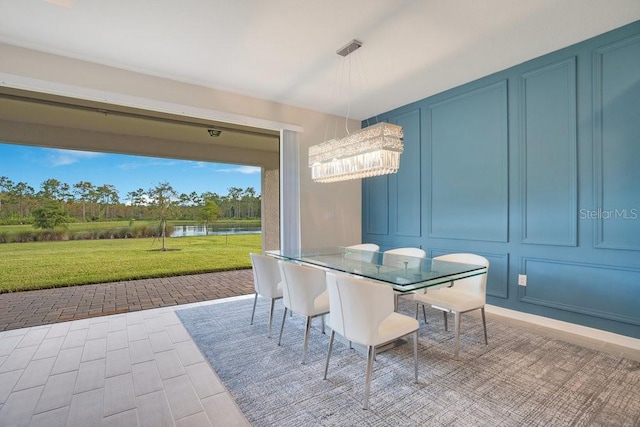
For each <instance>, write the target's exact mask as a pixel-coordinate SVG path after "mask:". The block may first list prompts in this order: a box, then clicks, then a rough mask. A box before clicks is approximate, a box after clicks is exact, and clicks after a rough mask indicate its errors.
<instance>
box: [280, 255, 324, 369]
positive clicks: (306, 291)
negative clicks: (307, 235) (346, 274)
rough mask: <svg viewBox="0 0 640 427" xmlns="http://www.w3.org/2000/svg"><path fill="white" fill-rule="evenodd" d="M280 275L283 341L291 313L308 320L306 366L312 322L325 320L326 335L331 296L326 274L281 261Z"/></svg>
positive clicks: (303, 355) (304, 352) (315, 269)
mask: <svg viewBox="0 0 640 427" xmlns="http://www.w3.org/2000/svg"><path fill="white" fill-rule="evenodd" d="M278 265H279V267H280V275H281V277H282V284H283V286H282V288H283V302H284V315H283V316H282V325H281V326H280V338H279V339H278V345H280V344H281V342H282V331H283V330H284V322H285V320H286V318H287V311H288V310H290V311H291V312H292V313H297V314H301V315H303V316H305V318H306V320H307V322H306V327H305V332H304V341H303V345H302V364H303V365H304V363H305V361H306V357H307V347H308V344H309V331H310V329H311V319H313V318H314V317H318V316H323V318H322V332H323V333H324V315H325V314H327V313H329V294H328V293H327V280H326V277H325V272H324V270H321V269H319V268H314V267H307V266H304V265H300V264H296V263H293V262H289V261H278Z"/></svg>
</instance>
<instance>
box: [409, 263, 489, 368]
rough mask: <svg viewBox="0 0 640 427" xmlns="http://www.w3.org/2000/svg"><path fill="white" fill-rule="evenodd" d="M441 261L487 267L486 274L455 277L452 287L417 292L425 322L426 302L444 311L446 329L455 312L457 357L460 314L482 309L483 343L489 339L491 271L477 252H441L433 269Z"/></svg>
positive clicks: (415, 297)
mask: <svg viewBox="0 0 640 427" xmlns="http://www.w3.org/2000/svg"><path fill="white" fill-rule="evenodd" d="M439 261H448V262H459V263H463V264H473V265H482V266H485V267H486V269H487V273H486V274H481V275H477V276H473V277H467V278H466V279H461V280H456V281H455V282H453V284H452V286H450V287H444V288H440V289H427V290H426V291H425V292H420V293H416V294H414V297H413V298H414V300H415V301H416V319H417V318H418V307H419V306H420V305H422V314H423V315H424V321H425V323H426V322H427V315H426V312H425V310H424V306H425V305H430V306H431V307H433V308H435V309H438V310H442V312H443V315H444V329H445V331H446V330H447V329H448V328H447V314H448V313H453V315H454V322H455V329H456V330H455V357H458V352H459V347H460V315H461V314H462V313H467V312H469V311H474V310H480V312H481V314H482V327H483V328H484V343H485V344H487V345H488V344H489V342H488V339H487V321H486V319H485V314H484V305H485V301H486V293H487V275H488V274H489V260H488V259H486V258H485V257H482V256H480V255H475V254H467V253H458V254H449V255H442V256H439V257H435V258H433V264H432V269H433V270H437V268H438V267H437V263H438V262H439Z"/></svg>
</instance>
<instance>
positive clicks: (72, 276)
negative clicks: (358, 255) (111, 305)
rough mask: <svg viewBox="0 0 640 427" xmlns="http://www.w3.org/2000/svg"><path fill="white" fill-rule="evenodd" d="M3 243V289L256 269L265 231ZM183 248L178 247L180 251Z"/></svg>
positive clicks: (0, 249) (0, 248)
mask: <svg viewBox="0 0 640 427" xmlns="http://www.w3.org/2000/svg"><path fill="white" fill-rule="evenodd" d="M166 247H167V248H168V249H169V250H168V251H166V252H162V251H160V250H159V249H160V248H161V242H160V240H158V239H152V238H148V239H147V238H145V239H113V240H79V241H66V242H36V243H7V244H2V245H0V293H3V292H13V291H22V290H31V289H42V288H51V287H59V286H72V285H81V284H88V283H101V282H113V281H119V280H130V279H142V278H149V277H167V276H178V275H184V274H195V273H204V272H212V271H223V270H234V269H239V268H249V267H251V260H250V259H249V253H250V252H260V250H261V235H259V234H247V235H230V236H207V237H180V238H171V239H167V244H166ZM176 249H178V250H176Z"/></svg>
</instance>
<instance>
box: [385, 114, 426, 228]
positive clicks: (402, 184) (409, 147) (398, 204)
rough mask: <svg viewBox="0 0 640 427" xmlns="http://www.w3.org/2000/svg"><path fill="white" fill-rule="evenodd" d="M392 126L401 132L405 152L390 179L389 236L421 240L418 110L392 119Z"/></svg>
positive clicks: (420, 128) (419, 121)
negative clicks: (419, 238)
mask: <svg viewBox="0 0 640 427" xmlns="http://www.w3.org/2000/svg"><path fill="white" fill-rule="evenodd" d="M391 122H392V123H394V124H397V125H400V126H402V128H403V131H404V151H403V153H402V154H401V155H400V169H399V170H398V172H397V173H395V174H392V175H389V189H390V193H391V200H392V203H391V212H390V215H391V222H392V223H393V229H392V230H391V232H392V234H395V235H397V236H405V237H420V236H421V234H422V224H421V223H422V221H421V220H422V209H421V202H420V195H421V191H422V190H421V186H420V184H421V182H422V179H421V175H422V172H421V168H420V165H421V163H420V160H421V144H420V135H421V133H422V125H421V112H420V108H417V109H415V110H411V111H408V112H405V113H403V114H400V115H398V116H395V117H393V118H392V119H391ZM391 200H390V201H391Z"/></svg>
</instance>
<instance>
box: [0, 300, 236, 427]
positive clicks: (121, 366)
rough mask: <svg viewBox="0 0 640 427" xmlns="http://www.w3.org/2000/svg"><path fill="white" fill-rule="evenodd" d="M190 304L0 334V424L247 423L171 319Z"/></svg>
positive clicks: (178, 324) (84, 426)
mask: <svg viewBox="0 0 640 427" xmlns="http://www.w3.org/2000/svg"><path fill="white" fill-rule="evenodd" d="M220 301H223V300H218V301H212V302H210V303H216V302H220ZM205 304H206V303H205ZM195 305H198V304H191V305H188V306H178V307H172V308H160V309H153V310H146V311H137V312H132V313H127V314H118V315H113V316H105V317H95V318H91V319H83V320H76V321H72V322H66V323H56V324H53V325H45V326H36V327H32V328H24V329H16V330H11V331H5V332H0V426H3V427H9V426H12V427H13V426H47V427H55V426H65V425H66V426H78V427H88V426H118V427H122V426H153V427H157V426H178V427H180V426H189V427H191V426H225V427H226V426H247V425H249V423H248V422H247V420H246V419H245V417H244V415H243V414H242V413H241V412H240V410H239V409H238V407H237V406H236V404H235V402H234V400H233V398H232V397H231V395H230V394H229V393H228V392H227V391H226V389H225V387H224V386H223V385H222V383H221V382H220V379H219V378H218V377H217V375H216V374H215V372H214V371H213V370H212V369H211V367H210V366H209V364H208V363H207V361H206V360H205V359H204V357H203V356H202V354H201V353H200V351H199V350H198V348H197V347H196V345H195V344H194V342H193V341H192V339H191V337H190V336H189V334H188V333H187V331H186V330H185V329H184V327H183V326H182V323H181V322H180V320H179V319H178V317H177V315H176V314H175V311H174V310H175V309H183V308H187V307H190V306H195Z"/></svg>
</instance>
